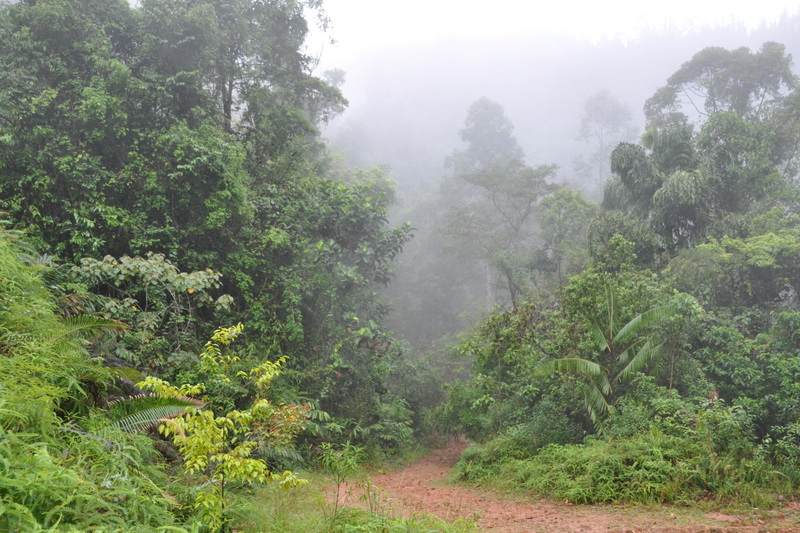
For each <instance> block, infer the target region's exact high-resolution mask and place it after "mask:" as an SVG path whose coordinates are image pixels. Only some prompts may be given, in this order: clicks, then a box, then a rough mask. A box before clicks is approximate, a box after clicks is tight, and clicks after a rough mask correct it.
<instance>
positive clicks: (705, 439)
mask: <svg viewBox="0 0 800 533" xmlns="http://www.w3.org/2000/svg"><path fill="white" fill-rule="evenodd" d="M664 407H665V406H662V407H661V409H660V411H659V412H660V413H661V414H659V415H658V417H657V418H656V419H655V421H652V422H650V423H649V424H648V426H649V427H646V428H644V429H643V430H637V431H635V432H634V433H633V434H632V435H631V436H629V437H619V436H618V437H611V438H607V439H595V438H589V439H587V440H586V442H585V443H584V444H582V445H574V444H570V445H557V444H552V445H549V446H546V447H544V448H542V449H541V450H540V451H539V453H538V454H536V455H534V456H524V457H521V458H516V457H514V455H513V454H501V455H498V454H497V452H494V451H492V450H495V449H496V450H503V443H502V441H501V442H500V443H498V444H495V443H494V442H493V443H491V444H490V445H488V446H487V447H486V448H480V447H478V448H475V449H474V450H468V452H467V453H465V454H464V455H463V456H462V458H461V460H460V461H459V464H458V466H457V470H458V475H459V477H460V478H462V479H465V480H471V481H486V480H487V479H493V480H495V481H494V482H495V483H499V484H500V485H502V486H504V487H505V488H507V489H512V490H516V491H525V492H534V493H536V494H538V495H541V496H546V497H548V498H552V499H554V500H568V501H571V502H575V503H602V502H636V503H688V502H693V501H696V499H697V498H699V497H706V498H707V497H712V498H714V499H715V500H717V501H720V502H741V503H746V504H748V505H752V506H758V507H762V506H766V507H769V506H771V505H774V503H775V500H774V499H773V498H774V495H777V494H786V491H789V492H790V491H791V490H792V489H791V488H790V487H789V486H787V485H786V484H785V483H784V474H783V473H781V472H777V471H774V470H773V469H772V467H771V466H770V465H769V464H767V463H766V462H765V461H764V460H763V458H762V457H761V456H760V455H755V456H754V455H753V453H754V451H755V445H754V443H753V440H752V434H750V436H749V437H748V431H747V426H748V422H747V418H746V417H744V418H743V417H742V412H741V411H740V410H737V409H735V408H733V409H732V408H726V407H724V406H722V405H721V404H717V405H713V406H712V407H708V408H706V409H701V410H700V412H699V413H696V414H694V415H691V414H690V415H689V417H688V418H687V417H686V412H685V410H684V412H683V414H682V415H681V416H675V415H677V414H678V412H675V413H674V414H672V415H669V414H668V413H669V411H670V409H667V410H664ZM665 415H667V416H666V417H664V416H665ZM676 422H679V423H678V424H677V425H676ZM740 432H741V433H740ZM734 434H736V435H738V437H734V436H733V435H734ZM495 446H497V448H495Z"/></svg>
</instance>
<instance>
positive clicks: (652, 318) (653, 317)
mask: <svg viewBox="0 0 800 533" xmlns="http://www.w3.org/2000/svg"><path fill="white" fill-rule="evenodd" d="M675 310H676V308H675V305H674V304H667V305H662V306H661V307H654V308H653V309H650V310H649V311H645V312H644V313H642V314H640V315H636V316H635V317H633V318H632V319H631V320H630V321H629V322H628V323H627V324H625V325H624V326H623V327H622V329H620V330H619V332H617V337H616V339H615V341H616V342H618V343H624V342H625V339H626V338H629V337H631V336H633V335H636V334H637V333H638V332H639V331H641V330H642V329H643V328H646V327H648V326H650V325H652V324H654V323H656V322H660V321H661V320H664V319H665V318H668V317H669V316H671V315H672V314H674V313H675Z"/></svg>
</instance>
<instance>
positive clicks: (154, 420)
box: [107, 394, 205, 433]
mask: <svg viewBox="0 0 800 533" xmlns="http://www.w3.org/2000/svg"><path fill="white" fill-rule="evenodd" d="M204 405H205V402H203V401H201V400H198V399H196V398H188V397H183V398H163V397H161V396H156V395H152V394H139V395H137V396H130V397H128V398H122V399H120V400H117V401H115V402H111V403H109V405H108V413H107V416H108V417H109V419H111V420H112V423H111V424H110V425H111V426H112V427H117V428H120V429H122V430H123V431H127V432H130V433H134V432H137V431H144V430H147V429H150V428H152V427H155V426H156V425H158V423H159V422H160V421H161V420H163V419H165V418H173V417H176V416H180V415H181V414H183V413H184V412H185V411H186V409H187V408H189V407H203V406H204Z"/></svg>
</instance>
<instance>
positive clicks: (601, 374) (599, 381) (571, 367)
mask: <svg viewBox="0 0 800 533" xmlns="http://www.w3.org/2000/svg"><path fill="white" fill-rule="evenodd" d="M541 369H542V371H543V372H547V373H553V372H563V373H566V374H578V375H581V376H586V377H588V378H589V379H590V381H591V382H592V383H594V384H595V386H597V387H598V388H599V389H600V390H601V391H602V392H603V394H606V395H607V394H609V393H610V392H611V383H610V382H609V381H608V371H607V370H606V369H605V368H603V367H602V366H601V365H599V364H598V363H595V362H594V361H589V360H588V359H581V358H579V357H564V358H561V359H554V360H552V361H549V362H547V363H545V364H544V365H542V367H541Z"/></svg>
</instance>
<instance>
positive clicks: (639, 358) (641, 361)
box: [616, 338, 664, 382]
mask: <svg viewBox="0 0 800 533" xmlns="http://www.w3.org/2000/svg"><path fill="white" fill-rule="evenodd" d="M663 352H664V343H663V342H662V343H659V344H655V341H654V340H653V339H652V338H649V339H647V342H645V343H644V345H643V346H642V347H641V348H640V349H639V351H638V352H637V353H636V355H635V356H634V357H633V359H631V362H630V363H628V365H627V366H626V367H625V368H623V369H622V371H621V372H620V373H619V375H618V376H617V379H616V381H622V382H624V381H628V380H629V379H631V378H632V377H633V376H634V375H635V374H636V373H637V372H639V371H640V370H642V369H643V368H646V367H648V366H650V364H652V363H653V361H655V360H656V359H658V358H659V357H660V356H661V354H662V353H663Z"/></svg>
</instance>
